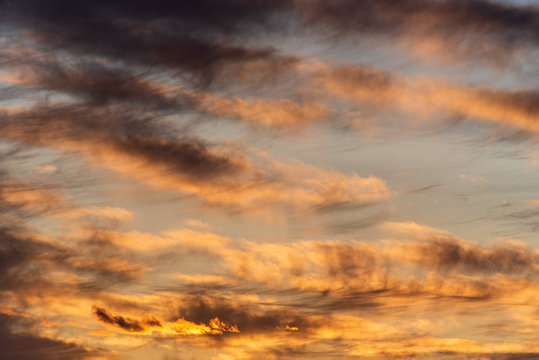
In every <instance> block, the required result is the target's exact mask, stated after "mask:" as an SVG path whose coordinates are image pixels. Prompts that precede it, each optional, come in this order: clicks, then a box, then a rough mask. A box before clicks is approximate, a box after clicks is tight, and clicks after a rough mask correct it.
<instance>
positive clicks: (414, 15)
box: [298, 0, 539, 64]
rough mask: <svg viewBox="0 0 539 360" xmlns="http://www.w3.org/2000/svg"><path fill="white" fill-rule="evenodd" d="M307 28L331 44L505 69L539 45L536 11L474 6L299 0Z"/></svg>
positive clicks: (476, 2) (478, 1)
mask: <svg viewBox="0 0 539 360" xmlns="http://www.w3.org/2000/svg"><path fill="white" fill-rule="evenodd" d="M298 4H299V5H298V7H299V9H300V12H301V13H302V14H303V16H304V17H305V19H306V21H307V23H308V25H310V26H313V27H314V28H318V29H320V31H322V30H323V31H325V32H326V34H327V32H328V31H329V32H332V33H333V35H334V36H332V37H331V39H342V38H352V37H354V38H357V37H359V38H360V40H363V41H365V42H367V41H368V40H370V39H372V38H378V39H379V38H382V39H384V40H386V39H387V40H390V41H392V42H394V43H397V44H399V43H400V44H399V45H400V46H403V47H405V48H408V49H410V50H411V51H412V52H415V53H419V54H421V53H423V54H424V55H427V56H430V57H432V55H434V56H436V57H437V58H438V60H440V61H442V62H443V61H448V60H453V61H454V60H461V61H462V60H482V61H485V62H488V63H498V64H506V63H507V60H508V59H511V58H514V57H516V55H517V54H518V53H519V51H521V50H523V49H534V48H536V47H537V46H538V45H539V44H538V41H537V39H538V38H539V36H538V35H539V15H538V9H537V8H536V7H534V6H527V7H525V6H517V5H510V4H507V3H501V2H494V1H486V0H473V1H460V0H458V1H449V0H443V1H424V0H405V1H398V2H396V1H386V0H384V1H370V0H365V1H359V2H358V1H353V0H339V1H331V2H329V1H299V2H298Z"/></svg>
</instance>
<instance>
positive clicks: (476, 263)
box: [415, 237, 539, 275]
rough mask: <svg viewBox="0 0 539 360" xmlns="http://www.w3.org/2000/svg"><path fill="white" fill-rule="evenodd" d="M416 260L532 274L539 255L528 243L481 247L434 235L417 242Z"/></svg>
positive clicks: (477, 270)
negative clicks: (527, 245)
mask: <svg viewBox="0 0 539 360" xmlns="http://www.w3.org/2000/svg"><path fill="white" fill-rule="evenodd" d="M415 251H416V252H417V259H416V260H417V262H418V263H420V264H421V265H424V266H427V267H430V268H435V269H438V270H442V271H461V272H471V273H506V274H512V275H519V274H523V275H525V274H533V273H535V272H536V267H537V265H538V264H539V256H538V255H537V254H535V253H534V252H533V251H530V249H529V248H527V247H517V246H509V245H498V246H495V247H493V248H491V249H483V248H480V247H479V246H477V245H473V244H467V245H465V244H463V243H462V242H460V241H458V240H456V239H450V238H446V237H439V238H437V237H435V238H432V239H429V241H428V242H426V243H423V244H420V245H417V247H416V249H415Z"/></svg>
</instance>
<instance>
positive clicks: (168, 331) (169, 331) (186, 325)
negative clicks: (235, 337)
mask: <svg viewBox="0 0 539 360" xmlns="http://www.w3.org/2000/svg"><path fill="white" fill-rule="evenodd" d="M92 312H93V313H94V315H95V316H96V317H97V318H98V319H99V321H101V322H102V323H104V324H107V325H110V326H111V327H114V328H117V329H120V330H123V331H126V332H128V333H140V334H148V335H150V334H154V333H155V334H158V335H163V336H173V335H222V334H223V333H237V332H239V330H238V328H237V327H236V326H234V325H230V324H228V323H226V322H223V321H221V320H219V318H217V317H214V318H212V319H209V320H208V321H207V324H204V323H201V324H196V323H194V322H190V321H187V320H185V319H184V318H179V319H177V320H176V321H174V322H161V321H160V320H159V319H158V318H156V317H155V316H153V315H147V316H146V317H145V318H144V319H142V320H135V319H131V318H127V317H123V316H119V315H117V316H115V315H112V314H110V313H108V312H107V311H106V310H105V309H103V308H99V307H96V306H94V307H93V308H92Z"/></svg>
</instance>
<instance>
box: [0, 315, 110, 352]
mask: <svg viewBox="0 0 539 360" xmlns="http://www.w3.org/2000/svg"><path fill="white" fill-rule="evenodd" d="M18 322H20V319H19V318H17V317H14V316H8V315H4V314H0V347H1V348H2V354H1V355H0V358H2V359H13V360H23V359H24V360H34V359H35V360H37V359H43V360H74V359H88V360H90V359H96V358H97V357H98V355H100V354H99V352H98V351H95V350H90V349H87V348H85V347H82V346H80V345H77V344H74V343H68V342H63V341H60V340H54V339H49V338H45V337H40V336H38V335H36V334H33V333H28V332H14V331H13V328H14V327H15V325H17V323H18Z"/></svg>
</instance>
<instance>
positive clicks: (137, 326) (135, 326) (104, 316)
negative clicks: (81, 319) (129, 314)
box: [92, 306, 161, 332]
mask: <svg viewBox="0 0 539 360" xmlns="http://www.w3.org/2000/svg"><path fill="white" fill-rule="evenodd" d="M92 312H93V313H94V314H95V316H96V317H97V318H98V319H99V320H100V321H102V322H104V323H106V324H110V325H113V326H118V327H119V328H121V329H123V330H126V331H129V332H141V331H143V330H144V325H143V324H142V323H141V322H139V321H137V320H135V319H130V318H125V317H123V316H114V315H112V314H109V313H108V312H107V311H106V310H105V309H103V308H99V307H96V306H94V307H93V308H92ZM152 324H157V325H158V326H160V325H161V324H160V323H159V322H155V321H152Z"/></svg>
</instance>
